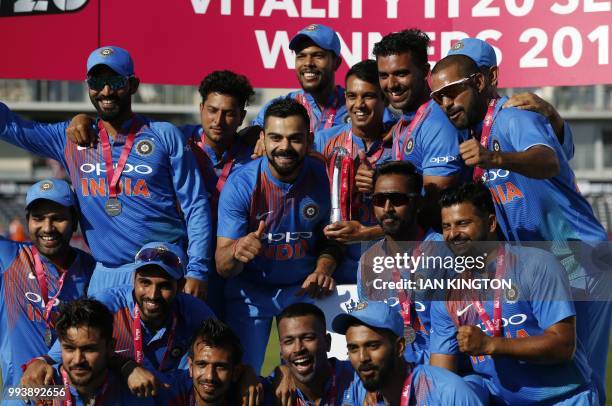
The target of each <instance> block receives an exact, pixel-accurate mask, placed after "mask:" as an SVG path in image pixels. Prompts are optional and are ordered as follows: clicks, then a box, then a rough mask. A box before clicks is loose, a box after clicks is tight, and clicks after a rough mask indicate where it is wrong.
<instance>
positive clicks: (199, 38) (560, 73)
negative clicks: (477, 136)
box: [0, 0, 612, 88]
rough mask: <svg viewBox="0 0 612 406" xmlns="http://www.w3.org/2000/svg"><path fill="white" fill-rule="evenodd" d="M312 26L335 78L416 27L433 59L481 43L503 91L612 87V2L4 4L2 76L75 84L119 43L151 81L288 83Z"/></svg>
mask: <svg viewBox="0 0 612 406" xmlns="http://www.w3.org/2000/svg"><path fill="white" fill-rule="evenodd" d="M312 23H323V24H326V25H329V26H331V27H333V28H334V29H335V30H336V31H337V32H338V33H339V35H340V37H341V42H342V56H343V58H344V60H345V61H346V63H344V64H343V66H342V68H341V70H340V72H339V73H340V75H342V74H343V73H344V72H346V69H347V68H348V66H349V65H352V64H354V63H356V62H358V61H360V60H362V59H364V58H366V57H368V55H369V52H370V50H371V49H372V46H373V44H374V43H376V42H377V41H378V40H379V39H380V38H381V36H382V35H384V34H386V33H388V32H391V31H398V30H401V29H404V28H412V27H417V28H420V29H422V30H423V31H426V32H427V33H428V34H429V35H430V37H431V39H432V41H431V48H430V59H431V61H432V62H433V61H436V60H438V59H440V58H441V57H442V56H444V55H445V54H446V52H447V50H448V49H449V48H450V46H451V45H452V44H453V43H454V41H456V40H458V39H460V38H463V37H465V36H477V37H479V38H481V39H485V40H487V41H489V42H490V43H491V44H492V45H493V46H494V47H495V48H496V51H497V52H498V60H499V65H500V69H501V80H500V84H501V86H503V87H530V86H546V85H554V86H560V85H587V84H596V83H612V69H611V67H610V37H611V33H610V31H611V25H612V0H537V1H536V0H471V1H468V0H444V1H442V0H343V1H340V0H173V1H171V2H170V1H162V0H149V1H144V0H17V1H7V0H0V46H1V47H2V50H3V57H2V63H1V64H0V77H2V78H36V79H69V80H82V79H84V76H85V60H86V58H87V56H88V54H89V52H90V51H91V50H93V49H94V48H95V47H97V46H101V45H118V46H121V47H124V48H126V49H128V50H129V51H130V52H131V54H132V56H133V58H134V61H135V65H136V73H137V76H139V77H140V78H141V79H142V80H143V81H144V82H147V83H171V84H190V85H194V84H197V83H198V82H199V81H200V80H201V79H202V78H203V77H204V76H205V75H206V74H207V73H209V72H211V71H212V70H216V69H230V70H233V71H235V72H239V73H243V74H245V75H247V76H248V77H249V78H250V79H251V81H252V83H253V84H254V85H255V86H258V87H287V88H291V87H296V86H297V81H296V79H295V76H294V72H293V70H292V68H293V54H292V52H291V51H290V50H289V40H290V38H291V37H292V36H293V35H294V34H295V33H296V32H297V31H298V30H299V29H301V28H303V27H305V26H306V25H308V24H312ZM338 77H339V78H340V77H341V76H338Z"/></svg>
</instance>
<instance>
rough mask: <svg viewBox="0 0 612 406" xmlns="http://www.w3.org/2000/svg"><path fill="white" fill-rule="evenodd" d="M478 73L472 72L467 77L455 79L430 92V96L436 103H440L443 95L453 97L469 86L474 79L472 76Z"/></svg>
mask: <svg viewBox="0 0 612 406" xmlns="http://www.w3.org/2000/svg"><path fill="white" fill-rule="evenodd" d="M476 75H478V73H473V74H471V75H470V76H468V77H467V78H463V79H459V80H455V81H454V82H451V83H449V84H448V85H446V86H444V87H442V88H440V89H438V90H435V91H433V92H431V94H430V96H431V98H432V99H433V101H435V102H436V103H438V104H442V101H443V99H444V97H448V98H451V99H454V98H455V97H457V96H458V95H459V94H460V93H461V92H463V91H464V90H465V89H466V88H467V87H468V86H470V82H472V81H473V80H474V78H475V77H476Z"/></svg>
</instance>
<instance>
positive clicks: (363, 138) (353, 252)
mask: <svg viewBox="0 0 612 406" xmlns="http://www.w3.org/2000/svg"><path fill="white" fill-rule="evenodd" d="M346 108H347V111H348V114H349V117H350V123H347V124H343V125H338V126H335V127H332V128H329V129H327V130H323V131H321V132H319V133H317V136H316V137H315V150H316V151H317V152H319V153H321V154H323V156H324V158H325V160H326V162H327V165H328V168H329V169H328V176H329V177H330V179H331V177H332V176H333V173H332V172H333V169H332V168H333V162H334V160H335V159H336V155H337V149H335V148H337V147H342V148H345V149H346V151H347V152H349V153H350V154H352V158H353V160H354V165H353V166H352V167H351V169H352V170H351V172H350V174H349V176H348V177H349V178H350V179H347V182H348V189H349V191H348V196H349V199H347V200H348V201H345V202H343V203H344V204H345V205H347V206H348V207H347V208H346V210H345V211H346V212H347V214H350V218H349V219H347V220H343V221H337V222H335V223H333V224H330V225H329V226H327V227H326V228H325V235H326V237H327V238H330V239H334V240H336V241H338V242H340V243H345V244H350V245H347V252H346V255H345V257H344V261H342V263H341V264H340V266H339V268H338V269H337V270H336V272H335V276H334V278H335V279H336V281H337V282H338V283H355V281H356V273H357V263H358V261H359V257H360V256H361V253H362V246H363V243H362V242H366V243H367V242H368V241H372V240H376V239H378V238H380V237H381V236H382V229H381V228H380V226H379V225H378V224H377V222H376V218H375V217H374V213H373V210H372V200H371V194H370V193H368V194H366V193H361V192H359V191H358V189H357V187H356V179H355V174H354V168H356V167H357V166H358V165H360V164H361V163H363V164H365V165H367V166H368V167H372V168H375V167H376V166H378V165H380V164H382V163H383V162H387V161H389V160H392V159H393V158H392V156H391V144H392V143H391V142H390V141H383V138H384V136H385V133H386V132H388V130H389V128H388V127H387V126H385V124H384V123H383V115H384V112H385V101H384V96H383V94H382V91H381V90H380V85H379V83H378V71H377V69H376V62H375V61H372V60H367V61H362V62H359V63H357V64H355V65H354V66H353V67H352V68H351V69H349V71H348V72H347V74H346Z"/></svg>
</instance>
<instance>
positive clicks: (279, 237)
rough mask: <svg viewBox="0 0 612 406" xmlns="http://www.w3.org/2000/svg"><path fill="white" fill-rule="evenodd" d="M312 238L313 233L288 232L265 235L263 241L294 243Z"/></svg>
mask: <svg viewBox="0 0 612 406" xmlns="http://www.w3.org/2000/svg"><path fill="white" fill-rule="evenodd" d="M311 237H312V233H311V232H308V231H287V232H286V233H264V234H263V235H262V236H261V239H262V240H265V241H268V242H269V243H272V242H280V241H284V242H292V241H297V240H300V239H306V240H307V239H309V238H311Z"/></svg>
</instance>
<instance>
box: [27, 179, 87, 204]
mask: <svg viewBox="0 0 612 406" xmlns="http://www.w3.org/2000/svg"><path fill="white" fill-rule="evenodd" d="M39 199H45V200H51V201H52V202H55V203H57V204H61V205H62V206H65V207H76V205H77V203H76V196H75V195H74V192H73V191H72V188H71V187H70V185H69V184H68V183H66V182H65V181H63V180H61V179H45V180H41V181H40V182H36V183H35V184H33V185H32V186H31V187H30V188H29V189H28V193H27V194H26V207H29V206H30V204H32V203H33V202H34V201H36V200H39Z"/></svg>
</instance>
